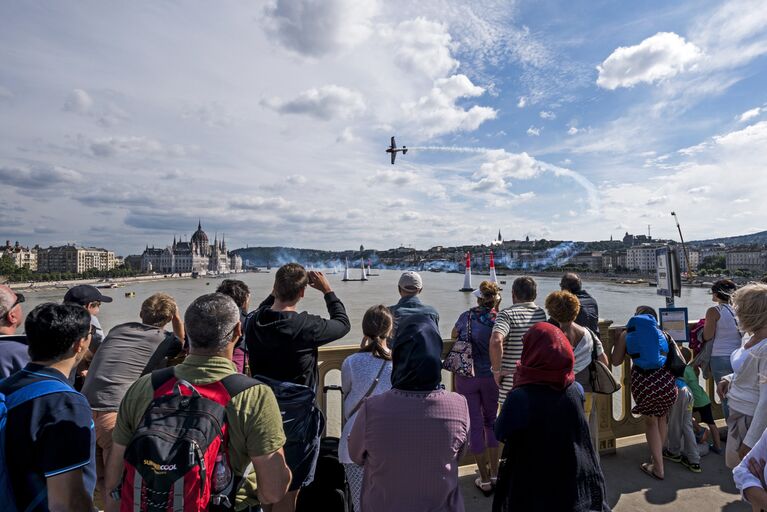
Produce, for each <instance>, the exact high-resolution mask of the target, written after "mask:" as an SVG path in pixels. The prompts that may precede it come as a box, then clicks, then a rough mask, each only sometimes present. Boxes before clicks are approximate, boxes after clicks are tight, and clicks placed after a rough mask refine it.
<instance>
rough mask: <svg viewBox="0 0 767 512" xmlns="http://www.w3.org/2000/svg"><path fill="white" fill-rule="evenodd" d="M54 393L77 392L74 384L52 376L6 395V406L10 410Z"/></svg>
mask: <svg viewBox="0 0 767 512" xmlns="http://www.w3.org/2000/svg"><path fill="white" fill-rule="evenodd" d="M53 393H77V394H78V395H79V394H80V393H79V392H78V391H77V390H75V389H74V388H73V387H72V386H70V385H68V384H64V383H63V382H61V381H60V380H58V379H55V378H50V379H45V380H39V381H36V382H33V383H31V384H27V385H26V386H24V387H23V388H19V389H17V390H16V391H14V392H13V393H11V394H9V395H6V396H5V407H6V409H8V410H10V409H13V408H14V407H18V406H19V405H21V404H23V403H25V402H29V401H30V400H34V399H35V398H39V397H41V396H45V395H51V394H53Z"/></svg>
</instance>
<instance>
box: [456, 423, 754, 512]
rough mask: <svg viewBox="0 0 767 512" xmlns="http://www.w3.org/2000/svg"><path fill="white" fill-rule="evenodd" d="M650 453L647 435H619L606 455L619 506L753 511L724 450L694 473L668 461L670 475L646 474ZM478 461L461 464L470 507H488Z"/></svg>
mask: <svg viewBox="0 0 767 512" xmlns="http://www.w3.org/2000/svg"><path fill="white" fill-rule="evenodd" d="M648 459H649V455H648V451H647V447H646V445H645V442H644V436H634V437H629V438H625V439H620V440H618V450H617V453H616V454H614V455H605V456H603V457H602V470H603V472H604V474H605V481H606V485H607V496H608V502H609V503H610V506H611V507H612V508H613V510H614V511H615V512H635V511H641V512H644V511H665V510H668V511H675V512H715V511H717V512H718V511H722V512H741V511H743V512H749V511H750V510H751V507H750V506H749V505H748V504H746V503H744V502H743V501H741V499H740V494H739V493H738V491H737V489H736V488H735V484H734V483H733V481H732V472H731V471H730V470H729V469H727V467H726V466H725V465H724V455H717V454H715V453H711V454H709V455H706V456H705V457H703V458H702V459H701V467H702V468H703V472H702V473H698V474H696V473H692V472H691V471H689V470H688V469H686V468H685V467H684V466H682V465H681V464H676V463H673V462H668V461H667V463H666V478H665V480H663V481H662V482H661V481H658V480H655V479H653V478H650V477H649V476H647V475H645V474H644V473H643V472H642V471H641V470H640V469H639V465H640V464H641V463H642V462H646V461H647V460H648ZM475 471H476V466H464V467H462V468H461V472H460V475H461V489H462V492H463V497H464V501H465V503H466V510H467V512H480V511H483V512H487V511H489V510H490V509H491V505H492V497H490V498H485V497H484V496H483V495H482V493H480V492H479V490H478V489H476V488H475V487H474V478H475V476H476V475H475Z"/></svg>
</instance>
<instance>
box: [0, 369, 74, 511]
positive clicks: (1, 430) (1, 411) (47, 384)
mask: <svg viewBox="0 0 767 512" xmlns="http://www.w3.org/2000/svg"><path fill="white" fill-rule="evenodd" d="M0 382H2V381H0ZM51 393H77V391H75V390H74V389H73V388H72V387H70V386H68V385H66V384H64V383H63V382H61V381H60V380H58V379H46V380H40V381H37V382H33V383H31V384H27V385H26V386H24V387H23V388H20V389H17V390H16V391H14V392H13V393H11V394H9V395H5V394H3V393H0V509H2V510H3V511H4V512H18V510H19V509H18V508H17V507H16V499H15V498H14V496H13V489H12V488H11V478H10V473H9V472H8V466H7V464H6V462H7V461H6V454H5V430H6V423H7V421H8V411H10V410H11V409H13V408H14V407H18V406H19V405H21V404H23V403H26V402H29V401H30V400H34V399H35V398H38V397H41V396H44V395H50V394H51ZM47 497H48V492H47V490H46V489H43V490H42V491H41V492H40V494H38V495H37V496H36V497H35V499H34V500H33V501H32V503H30V504H29V506H28V507H27V509H26V510H32V509H34V508H35V507H37V505H39V504H40V503H41V502H42V501H43V500H45V499H47Z"/></svg>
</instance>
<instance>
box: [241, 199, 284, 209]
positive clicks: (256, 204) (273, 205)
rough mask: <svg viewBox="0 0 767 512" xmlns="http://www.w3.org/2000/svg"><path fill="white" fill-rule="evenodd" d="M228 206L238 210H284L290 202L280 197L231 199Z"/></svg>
mask: <svg viewBox="0 0 767 512" xmlns="http://www.w3.org/2000/svg"><path fill="white" fill-rule="evenodd" d="M229 205H230V206H231V207H232V208H237V209H240V210H284V209H287V208H288V207H289V206H290V202H288V201H287V200H286V199H284V198H283V197H280V196H276V197H258V196H255V197H243V198H238V199H232V200H231V201H230V202H229Z"/></svg>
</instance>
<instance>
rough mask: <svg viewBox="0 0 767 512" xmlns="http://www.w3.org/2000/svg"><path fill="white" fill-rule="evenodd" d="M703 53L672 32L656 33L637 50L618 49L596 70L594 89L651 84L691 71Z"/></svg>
mask: <svg viewBox="0 0 767 512" xmlns="http://www.w3.org/2000/svg"><path fill="white" fill-rule="evenodd" d="M702 58H703V52H702V51H701V49H700V48H698V47H697V46H695V45H694V44H693V43H689V42H687V41H685V39H684V38H683V37H680V36H679V35H677V34H675V33H673V32H658V33H657V34H655V35H654V36H651V37H648V38H647V39H645V40H644V41H642V42H641V43H639V44H638V45H636V46H630V47H623V46H621V47H619V48H617V49H615V51H613V53H612V54H610V56H609V57H607V59H605V61H604V62H603V63H602V64H601V65H600V66H597V70H598V71H599V77H598V78H597V85H598V86H599V87H602V88H605V89H610V90H612V89H616V88H618V87H632V86H634V85H636V84H638V83H641V82H645V83H653V82H658V81H661V80H665V79H668V78H671V77H673V76H676V75H677V74H679V73H682V72H684V71H686V70H689V69H693V68H694V67H695V65H696V64H697V63H698V62H700V61H701V59H702Z"/></svg>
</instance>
